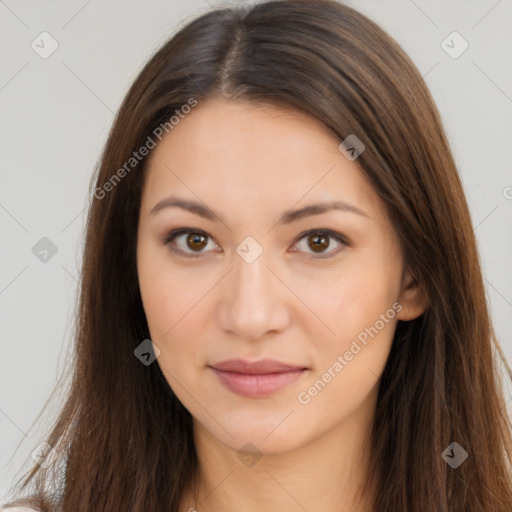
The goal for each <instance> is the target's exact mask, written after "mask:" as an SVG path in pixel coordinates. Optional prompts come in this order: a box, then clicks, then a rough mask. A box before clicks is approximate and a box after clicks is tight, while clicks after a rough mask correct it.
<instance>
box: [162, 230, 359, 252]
mask: <svg viewBox="0 0 512 512" xmlns="http://www.w3.org/2000/svg"><path fill="white" fill-rule="evenodd" d="M190 233H195V234H198V235H203V236H205V237H206V238H208V239H209V240H212V238H211V237H210V236H209V235H208V234H207V233H205V232H204V231H202V230H200V229H195V228H180V229H175V230H174V231H171V232H170V233H169V234H168V235H167V237H165V238H164V239H163V242H164V243H165V245H169V250H171V251H172V252H174V253H176V254H179V255H180V256H184V257H186V258H198V257H200V256H201V254H202V252H201V251H200V252H197V251H196V253H195V254H193V253H192V254H191V253H187V252H184V251H182V250H181V249H177V248H176V247H174V246H173V245H172V244H171V242H173V241H174V239H175V238H176V237H178V236H180V235H184V234H190ZM309 235H327V236H328V237H329V238H333V239H334V240H336V242H339V243H340V244H341V245H342V246H347V247H348V246H350V243H349V242H348V240H347V239H346V238H345V237H344V236H343V235H341V234H340V233H337V232H336V231H332V230H330V229H311V230H309V231H305V232H304V233H301V234H300V235H299V236H298V237H297V240H296V241H295V242H294V245H295V244H296V243H298V242H299V241H300V240H302V239H303V238H305V237H307V236H309ZM339 250H341V248H340V247H338V250H334V251H332V252H330V253H317V254H318V255H314V254H313V253H309V254H310V255H312V258H313V259H328V258H332V257H333V256H334V255H335V254H337V253H338V252H339ZM293 252H299V251H293ZM322 254H328V255H327V256H322Z"/></svg>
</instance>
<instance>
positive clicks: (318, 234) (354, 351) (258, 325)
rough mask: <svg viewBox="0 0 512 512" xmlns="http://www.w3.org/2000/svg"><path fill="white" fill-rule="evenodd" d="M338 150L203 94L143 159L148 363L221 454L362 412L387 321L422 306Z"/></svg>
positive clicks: (313, 430) (295, 124) (300, 436)
mask: <svg viewBox="0 0 512 512" xmlns="http://www.w3.org/2000/svg"><path fill="white" fill-rule="evenodd" d="M340 142H341V141H339V140H337V138H336V137H335V136H334V135H333V134H332V133H331V132H329V131H328V130H327V129H326V128H325V127H324V126H323V125H322V124H320V123H319V122H318V121H316V120H314V119H313V118H310V117H308V116H306V115H303V114H300V113H297V112H294V111H286V110H278V109H275V108H272V107H270V106H268V107H262V106H261V105H260V106H258V105H255V104H250V103H233V102H226V101H223V100H218V99H215V100H209V101H205V102H203V103H201V102H200V103H199V104H198V106H197V107H196V108H194V109H193V110H192V111H191V112H190V113H189V114H188V115H187V116H184V118H183V119H181V120H180V122H179V124H177V125H176V126H175V127H174V128H173V129H172V131H170V132H169V134H168V135H167V136H166V137H164V138H163V140H162V142H161V143H160V144H158V145H157V147H156V148H155V149H153V150H152V153H151V154H150V158H149V161H148V166H147V175H146V181H145V185H144V190H143V194H142V204H141V210H140V221H139V226H138V246H137V268H138V276H139V283H140V290H141V294H142V300H143V305H144V310H145V313H146V317H147V320H148V325H149V330H150V334H151V340H152V342H153V343H154V344H155V345H156V346H157V347H158V349H159V350H160V354H159V356H158V358H157V360H156V363H157V364H159V366H160V368H161V369H162V372H163V374H164V376H165V378H166V379H167V382H168V383H169V386H170V387H171V388H172V390H173V391H174V393H175V394H176V396H177V397H178V398H179V400H180V401H181V402H182V403H183V405H184V406H185V407H186V408H187V409H188V410H189V411H190V413H191V414H192V416H193V417H194V423H195V426H196V427H197V428H201V429H203V431H204V432H207V433H208V434H209V435H211V436H213V437H214V438H216V439H217V440H218V441H220V442H221V443H223V444H224V445H227V446H229V447H232V448H233V449H240V448H241V447H243V446H245V445H246V444H247V443H251V444H252V445H254V446H255V447H257V449H258V450H259V451H261V452H262V453H279V452H284V451H287V450H291V449H295V448H298V447H300V446H304V445H306V444H307V443H310V442H311V441H313V440H315V439H318V438H320V437H321V436H323V435H326V434H327V433H329V432H331V431H333V430H335V429H337V428H341V427H342V425H343V423H344V422H346V421H347V420H349V418H351V417H353V418H354V417H356V416H357V415H358V414H359V413H360V412H361V411H363V410H367V411H372V410H373V409H374V406H375V399H376V392H377V383H378V379H379V377H380V375H381V373H382V370H383V368H384V365H385V363H386V359H387V357H388V354H389V350H390V347H391V342H392V339H393V333H394V331H395V327H396V323H397V320H398V319H400V320H411V319H413V318H415V317H417V316H419V315H420V314H421V313H422V312H423V311H424V309H425V300H424V297H423V295H422V293H421V291H420V290H419V289H418V288H417V286H416V285H415V281H414V280H413V279H411V278H410V275H409V274H408V273H407V272H405V271H404V267H403V259H402V255H401V251H400V248H399V244H398V238H397V235H396V233H395V231H394V229H393V226H392V225H391V224H390V222H389V219H388V218H387V216H386V214H385V211H384V209H383V207H382V203H381V200H380V199H379V197H378V196H377V194H376V193H375V191H374V190H373V188H372V187H371V185H370V183H369V182H368V181H367V179H366V178H365V176H364V174H363V172H362V171H361V170H360V169H359V168H358V165H357V160H355V161H350V160H349V159H347V158H346V157H345V155H344V154H343V153H341V152H340V150H339V149H338V145H339V143H340ZM363 142H364V141H363ZM162 201H164V203H162ZM166 201H167V206H166V204H165V202H166ZM171 201H175V202H176V201H180V202H181V204H182V206H183V207H179V206H176V205H175V206H172V205H170V203H171ZM333 202H337V203H339V205H338V206H339V208H337V209H329V208H320V207H319V206H317V205H320V204H326V205H328V204H330V203H333ZM187 205H188V206H187ZM340 205H341V206H340ZM343 205H345V206H343ZM178 230H179V232H177V233H175V232H176V231H178ZM173 234H174V235H175V236H172V235H173ZM171 237H172V239H171ZM166 240H168V243H166ZM141 342H142V340H141ZM233 360H242V362H241V363H240V361H238V362H237V361H234V362H233ZM263 360H267V363H268V360H271V362H270V363H268V364H266V365H265V364H254V365H251V363H261V362H262V361H263ZM226 361H227V363H225V364H224V366H223V365H222V364H221V363H223V362H226ZM230 361H231V362H230ZM272 361H273V362H272ZM244 363H246V364H244Z"/></svg>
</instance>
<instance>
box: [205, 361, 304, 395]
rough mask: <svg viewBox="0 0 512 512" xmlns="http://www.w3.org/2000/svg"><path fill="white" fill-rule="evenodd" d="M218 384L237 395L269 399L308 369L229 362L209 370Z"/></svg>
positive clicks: (264, 363) (270, 363)
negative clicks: (216, 378)
mask: <svg viewBox="0 0 512 512" xmlns="http://www.w3.org/2000/svg"><path fill="white" fill-rule="evenodd" d="M209 368H210V369H211V370H213V372H214V373H215V374H216V375H217V377H218V379H219V381H220V383H221V384H222V385H223V386H224V387H225V388H227V389H228V390H230V391H232V392H233V393H236V394H237V395H242V396H247V397H252V398H260V397H264V396H269V395H271V394H273V393H276V392H277V391H279V390H281V389H283V388H285V387H286V386H288V385H290V384H291V383H292V382H294V381H296V380H297V379H299V378H300V377H301V376H302V375H303V374H304V373H305V372H307V371H308V368H305V367H302V366H295V365H289V364H285V363H282V362H280V361H275V360H271V359H264V360H261V361H256V362H253V363H251V362H248V361H244V360H242V359H231V360H229V361H223V362H221V363H217V364H214V365H211V366H209Z"/></svg>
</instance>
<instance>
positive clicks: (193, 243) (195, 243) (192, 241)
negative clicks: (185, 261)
mask: <svg viewBox="0 0 512 512" xmlns="http://www.w3.org/2000/svg"><path fill="white" fill-rule="evenodd" d="M187 244H188V246H189V247H190V248H191V249H197V250H201V249H202V248H203V247H204V246H205V245H206V236H205V235H202V234H201V233H190V234H189V235H188V236H187Z"/></svg>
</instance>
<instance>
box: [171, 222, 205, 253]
mask: <svg viewBox="0 0 512 512" xmlns="http://www.w3.org/2000/svg"><path fill="white" fill-rule="evenodd" d="M181 237H184V238H183V239H182V240H181V244H182V245H181V247H180V246H179V243H178V242H179V241H180V240H179V239H180V238H181ZM209 238H210V236H209V235H208V234H207V233H205V232H204V231H201V230H199V229H194V228H180V229H175V230H174V231H171V232H170V233H169V234H168V235H167V236H166V237H165V239H164V242H165V245H168V246H169V250H171V251H172V252H174V253H176V254H179V255H180V256H184V257H186V258H197V257H198V256H200V255H201V253H203V252H206V251H203V249H204V248H205V247H207V245H208V239H209ZM210 240H211V238H210ZM212 243H213V241H212ZM187 249H188V250H189V251H190V252H187ZM194 253H195V254H194Z"/></svg>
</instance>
